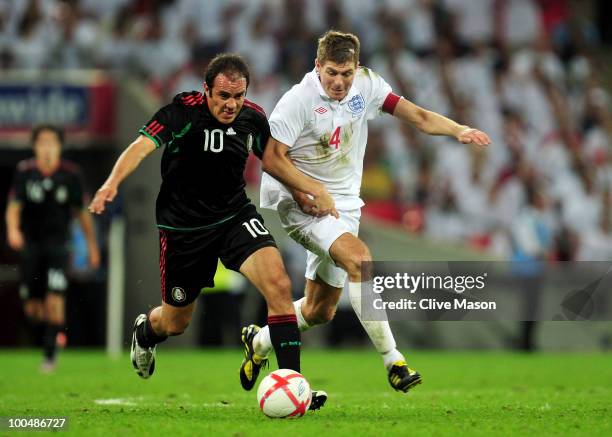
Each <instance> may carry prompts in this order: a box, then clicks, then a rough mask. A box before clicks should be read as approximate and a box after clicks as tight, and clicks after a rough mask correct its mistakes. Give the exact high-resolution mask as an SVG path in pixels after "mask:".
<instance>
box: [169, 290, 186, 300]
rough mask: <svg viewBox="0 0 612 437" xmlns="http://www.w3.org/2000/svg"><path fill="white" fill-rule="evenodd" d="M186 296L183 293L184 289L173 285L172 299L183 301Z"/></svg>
mask: <svg viewBox="0 0 612 437" xmlns="http://www.w3.org/2000/svg"><path fill="white" fill-rule="evenodd" d="M186 298H187V295H186V294H185V290H183V289H182V288H181V287H174V288H173V289H172V299H174V301H175V302H183V301H184V300H185V299H186Z"/></svg>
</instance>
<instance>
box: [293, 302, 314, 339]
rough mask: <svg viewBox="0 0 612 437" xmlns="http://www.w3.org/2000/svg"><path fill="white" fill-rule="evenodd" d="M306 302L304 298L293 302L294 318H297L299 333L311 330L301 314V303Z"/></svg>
mask: <svg viewBox="0 0 612 437" xmlns="http://www.w3.org/2000/svg"><path fill="white" fill-rule="evenodd" d="M305 301H306V296H304V297H303V298H301V299H298V300H296V301H295V302H293V308H295V317H297V322H298V329H299V330H300V332H304V331H307V330H308V329H310V328H311V326H310V325H309V324H308V322H307V321H306V320H305V319H304V315H303V314H302V303H304V302H305Z"/></svg>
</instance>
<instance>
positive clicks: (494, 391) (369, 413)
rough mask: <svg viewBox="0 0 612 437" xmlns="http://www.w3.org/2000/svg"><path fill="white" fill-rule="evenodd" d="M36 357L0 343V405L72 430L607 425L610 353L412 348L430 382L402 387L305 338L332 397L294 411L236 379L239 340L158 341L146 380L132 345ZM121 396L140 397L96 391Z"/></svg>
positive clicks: (611, 398)
mask: <svg viewBox="0 0 612 437" xmlns="http://www.w3.org/2000/svg"><path fill="white" fill-rule="evenodd" d="M39 359H40V354H39V352H38V351H7V350H0V416H23V415H43V416H56V415H65V416H68V417H69V420H70V429H69V432H68V434H74V435H101V436H102V435H103V436H113V435H114V436H126V435H139V436H151V435H172V436H174V435H186V436H194V435H206V436H216V435H242V436H256V435H263V436H268V435H270V436H272V435H283V436H289V435H290V436H293V435H304V436H309V437H313V436H314V437H318V436H319V435H320V433H325V434H326V435H334V436H335V435H351V436H355V435H372V436H374V435H385V434H387V435H391V434H393V435H491V434H494V435H525V434H527V433H529V434H531V435H533V436H538V437H539V436H540V435H556V436H560V435H562V436H565V435H579V434H581V435H612V356H610V355H609V354H608V355H604V354H545V355H544V354H542V355H539V354H535V355H524V354H510V353H490V352H467V353H443V352H442V353H441V352H417V353H414V355H413V356H412V357H411V360H410V362H411V364H412V365H413V366H414V367H415V368H416V369H418V370H419V371H420V372H421V373H422V375H423V378H424V383H423V384H422V385H421V386H419V387H417V388H416V389H415V390H414V391H412V392H411V393H410V394H408V395H405V394H400V393H396V392H394V391H392V390H391V389H390V387H389V386H388V383H387V380H386V376H385V373H384V372H383V370H382V365H381V362H380V358H379V357H378V356H377V354H375V353H374V352H372V351H367V352H365V351H364V352H361V351H337V352H333V353H331V352H330V351H318V350H312V349H308V350H306V351H305V353H304V354H303V360H302V361H303V367H302V370H303V372H304V374H305V375H306V376H307V378H308V379H309V380H310V382H311V385H312V386H313V387H315V388H323V389H325V390H326V391H327V392H328V393H329V395H330V397H329V401H328V405H326V406H325V408H324V409H323V410H321V411H319V412H316V413H314V414H308V415H307V416H306V417H304V418H302V419H299V420H273V419H268V418H266V417H265V416H263V415H262V414H261V413H260V411H259V409H258V407H257V403H256V399H255V391H253V392H244V391H242V389H241V388H240V386H239V382H238V372H237V368H238V365H239V362H240V359H241V355H240V352H239V351H237V350H236V351H193V352H185V351H178V350H172V349H169V348H167V347H166V348H164V347H163V346H162V347H161V348H160V350H159V351H158V363H157V370H156V372H155V375H154V376H153V377H152V379H150V380H148V381H143V380H140V378H138V376H136V374H135V373H134V371H133V370H132V368H131V364H130V362H129V359H128V357H127V355H126V356H125V357H124V358H123V359H121V360H111V359H109V358H107V357H106V356H105V355H104V354H103V353H102V352H98V351H85V352H84V351H71V350H68V351H65V352H64V353H63V354H62V356H61V361H60V367H59V369H58V371H57V372H56V374H53V375H41V374H39V373H38V364H39ZM114 398H119V399H122V400H123V401H127V402H131V403H133V405H99V404H96V402H95V401H96V400H99V399H114ZM2 435H6V431H0V436H2ZM13 435H19V436H21V435H26V433H24V432H19V433H13ZM34 435H41V433H35V434H34ZM60 435H61V434H60Z"/></svg>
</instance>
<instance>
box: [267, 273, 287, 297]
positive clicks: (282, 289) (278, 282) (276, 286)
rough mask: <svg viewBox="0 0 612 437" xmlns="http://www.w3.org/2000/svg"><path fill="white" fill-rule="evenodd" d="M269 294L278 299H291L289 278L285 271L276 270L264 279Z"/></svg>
mask: <svg viewBox="0 0 612 437" xmlns="http://www.w3.org/2000/svg"><path fill="white" fill-rule="evenodd" d="M266 283H267V287H268V288H269V294H270V295H272V296H274V298H275V299H278V300H279V301H282V300H287V299H288V300H291V280H290V279H289V276H288V275H287V273H285V272H284V271H283V272H277V273H274V274H272V275H270V278H269V279H268V280H267V281H266Z"/></svg>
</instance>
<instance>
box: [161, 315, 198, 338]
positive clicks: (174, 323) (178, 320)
mask: <svg viewBox="0 0 612 437" xmlns="http://www.w3.org/2000/svg"><path fill="white" fill-rule="evenodd" d="M189 322H191V317H175V318H173V319H172V320H168V321H166V323H165V324H164V325H165V326H164V328H166V329H165V331H166V335H169V336H175V335H181V334H182V333H183V332H185V330H186V329H187V327H188V326H189Z"/></svg>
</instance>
